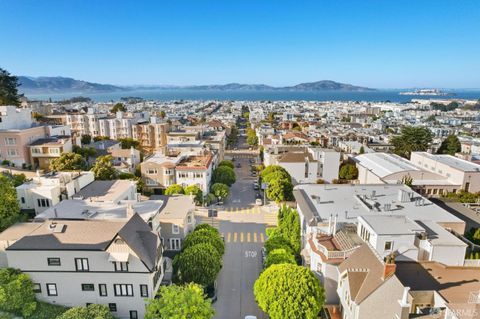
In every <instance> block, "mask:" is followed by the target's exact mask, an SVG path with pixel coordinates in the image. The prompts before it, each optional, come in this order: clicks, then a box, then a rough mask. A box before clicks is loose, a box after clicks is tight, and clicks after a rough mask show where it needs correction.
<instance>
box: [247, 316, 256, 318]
mask: <svg viewBox="0 0 480 319" xmlns="http://www.w3.org/2000/svg"><path fill="white" fill-rule="evenodd" d="M245 319H257V316H245Z"/></svg>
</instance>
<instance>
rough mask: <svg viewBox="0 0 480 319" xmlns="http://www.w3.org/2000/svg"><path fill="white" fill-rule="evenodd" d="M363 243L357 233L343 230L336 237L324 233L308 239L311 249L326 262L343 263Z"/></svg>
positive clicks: (310, 236)
mask: <svg viewBox="0 0 480 319" xmlns="http://www.w3.org/2000/svg"><path fill="white" fill-rule="evenodd" d="M361 243H362V240H361V239H360V237H358V235H357V234H356V232H354V231H351V230H349V229H342V230H340V231H338V232H337V233H336V234H335V235H329V234H326V233H323V232H318V233H312V234H310V235H309V237H308V244H309V246H310V249H311V250H312V251H313V252H315V253H317V254H319V255H320V257H322V260H323V261H325V262H329V261H330V262H336V261H340V262H341V261H342V260H344V259H346V258H348V257H349V256H350V255H351V254H352V253H353V252H354V251H355V250H356V249H357V248H358V247H359V246H360V245H361Z"/></svg>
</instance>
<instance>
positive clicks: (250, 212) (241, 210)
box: [220, 206, 262, 215]
mask: <svg viewBox="0 0 480 319" xmlns="http://www.w3.org/2000/svg"><path fill="white" fill-rule="evenodd" d="M220 212H226V213H235V214H244V215H253V214H261V213H262V209H261V208H260V207H258V206H255V207H246V208H245V207H226V208H224V209H222V210H220Z"/></svg>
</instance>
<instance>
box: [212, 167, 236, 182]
mask: <svg viewBox="0 0 480 319" xmlns="http://www.w3.org/2000/svg"><path fill="white" fill-rule="evenodd" d="M235 180H236V177H235V172H234V171H233V169H231V168H230V167H228V166H219V167H217V169H216V170H215V171H214V172H213V182H214V183H222V184H225V185H228V186H232V184H233V183H235Z"/></svg>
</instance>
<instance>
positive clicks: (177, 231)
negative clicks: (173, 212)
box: [172, 224, 180, 234]
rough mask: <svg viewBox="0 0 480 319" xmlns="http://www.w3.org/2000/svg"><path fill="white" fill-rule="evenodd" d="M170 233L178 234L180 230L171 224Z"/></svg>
mask: <svg viewBox="0 0 480 319" xmlns="http://www.w3.org/2000/svg"><path fill="white" fill-rule="evenodd" d="M172 233H174V234H180V228H179V227H178V225H175V224H172Z"/></svg>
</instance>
